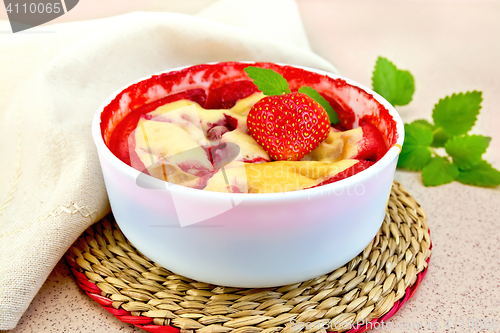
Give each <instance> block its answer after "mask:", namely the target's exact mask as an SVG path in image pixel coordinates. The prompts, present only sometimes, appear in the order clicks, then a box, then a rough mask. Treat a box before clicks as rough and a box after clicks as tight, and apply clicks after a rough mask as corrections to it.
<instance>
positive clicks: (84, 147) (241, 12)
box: [0, 0, 336, 329]
mask: <svg viewBox="0 0 500 333" xmlns="http://www.w3.org/2000/svg"><path fill="white" fill-rule="evenodd" d="M249 3H250V2H249V1H245V0H237V1H235V0H222V1H219V2H216V3H215V4H213V5H212V6H211V7H209V8H206V9H205V10H203V11H202V12H200V13H199V15H197V16H191V15H184V14H178V13H175V14H174V13H164V12H155V13H153V12H148V13H145V12H136V13H130V14H125V15H121V16H116V17H110V18H105V19H99V20H91V21H83V22H71V23H64V24H56V25H48V26H44V27H43V28H35V29H32V30H30V31H31V33H22V34H4V35H2V36H0V73H2V75H1V80H2V81H1V84H0V154H1V155H0V156H1V159H0V329H12V328H14V327H15V326H16V324H17V322H18V321H19V319H20V318H21V316H22V314H23V313H24V311H25V310H26V309H27V308H28V306H29V304H30V302H31V301H32V299H33V297H34V296H35V294H36V293H37V292H38V290H39V288H40V287H41V285H42V284H43V282H44V281H45V279H46V278H47V276H48V275H49V274H50V272H51V270H52V269H53V268H54V266H55V265H56V263H57V262H58V261H59V260H60V259H61V257H62V256H63V254H64V253H65V252H66V251H67V249H68V248H69V247H70V245H71V244H72V243H73V242H74V241H75V240H76V239H77V238H78V236H79V235H80V234H81V233H82V232H83V231H84V230H85V229H86V228H88V227H89V226H90V225H91V224H92V223H94V222H96V221H98V220H99V219H101V218H102V217H103V216H105V215H106V214H107V213H108V212H109V210H110V208H109V203H108V199H107V195H106V190H105V187H104V183H103V180H102V176H101V170H100V167H99V161H98V158H97V154H96V151H95V147H94V143H93V141H92V137H91V130H90V127H91V121H92V117H93V116H94V113H95V112H96V110H97V108H98V107H99V105H100V104H101V102H102V101H103V100H104V99H105V98H106V97H107V96H108V95H110V94H111V93H113V92H114V91H116V90H118V89H120V88H122V87H124V86H125V85H127V84H128V83H129V82H131V81H133V80H137V79H139V78H141V77H145V76H148V75H151V74H153V73H156V72H160V71H164V70H167V69H169V68H174V67H178V66H184V65H190V64H198V63H205V62H214V61H231V60H251V61H270V62H282V63H290V64H296V65H303V66H309V67H314V68H319V69H324V70H327V71H333V72H336V70H335V68H334V67H333V66H332V65H331V64H330V63H328V62H327V61H326V60H324V59H322V58H321V57H319V56H317V55H315V54H314V53H312V52H311V50H310V47H309V45H308V41H307V37H306V34H305V32H304V29H303V27H302V23H301V20H300V16H299V13H298V10H297V6H296V4H295V3H294V2H293V1H292V0H273V1H266V0H258V1H252V2H251V5H249ZM262 8H266V9H265V11H264V10H262ZM75 10H76V9H75ZM270 18H272V19H270ZM0 27H3V28H5V29H6V28H7V27H8V22H0ZM44 31H45V33H44Z"/></svg>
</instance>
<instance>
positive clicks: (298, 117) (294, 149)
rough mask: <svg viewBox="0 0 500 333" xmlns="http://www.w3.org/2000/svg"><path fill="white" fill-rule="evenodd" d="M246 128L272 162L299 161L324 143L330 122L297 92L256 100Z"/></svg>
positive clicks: (313, 102)
mask: <svg viewBox="0 0 500 333" xmlns="http://www.w3.org/2000/svg"><path fill="white" fill-rule="evenodd" d="M247 127H248V132H249V133H250V135H251V136H252V137H253V138H254V139H255V141H257V143H259V144H260V145H261V146H262V148H264V150H265V151H266V152H267V153H268V154H269V156H270V157H271V158H272V159H273V160H281V161H287V160H288V161H298V160H300V159H302V158H303V157H304V155H306V154H307V153H309V152H310V151H312V150H313V149H315V148H316V147H318V145H319V144H320V142H321V141H323V140H325V139H326V137H327V136H328V133H329V131H330V121H329V118H328V114H327V112H326V111H325V109H324V108H323V107H322V106H321V105H320V104H319V103H318V102H316V101H315V100H314V99H313V98H311V97H309V96H307V95H305V94H302V93H298V92H296V93H287V94H282V95H275V96H268V97H264V98H263V99H261V100H259V101H258V102H257V103H255V104H254V105H253V107H252V109H251V110H250V112H249V113H248V117H247Z"/></svg>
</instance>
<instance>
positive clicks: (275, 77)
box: [245, 66, 290, 96]
mask: <svg viewBox="0 0 500 333" xmlns="http://www.w3.org/2000/svg"><path fill="white" fill-rule="evenodd" d="M245 72H246V73H247V74H248V76H249V77H250V78H251V79H253V83H254V84H255V85H256V86H257V88H259V90H260V91H262V92H263V93H264V95H266V96H272V95H281V94H286V93H289V92H290V89H289V88H288V82H287V81H286V79H285V78H284V77H283V76H281V74H279V73H277V72H275V71H273V70H272V69H266V68H260V67H253V66H248V67H246V68H245Z"/></svg>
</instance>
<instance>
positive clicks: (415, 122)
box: [412, 119, 434, 131]
mask: <svg viewBox="0 0 500 333" xmlns="http://www.w3.org/2000/svg"><path fill="white" fill-rule="evenodd" d="M412 124H420V125H424V126H425V127H428V128H430V129H431V131H433V130H434V125H433V124H431V123H430V122H428V121H427V120H425V119H417V120H414V121H412Z"/></svg>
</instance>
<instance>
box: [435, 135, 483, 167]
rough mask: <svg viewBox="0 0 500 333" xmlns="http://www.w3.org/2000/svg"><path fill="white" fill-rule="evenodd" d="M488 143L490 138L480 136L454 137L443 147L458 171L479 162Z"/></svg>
mask: <svg viewBox="0 0 500 333" xmlns="http://www.w3.org/2000/svg"><path fill="white" fill-rule="evenodd" d="M490 141H491V138H490V137H487V136H482V135H463V136H455V137H453V138H451V139H450V140H448V142H446V144H445V146H444V147H445V149H446V152H447V153H448V155H450V156H451V158H453V164H455V165H457V166H458V167H459V168H460V170H468V169H470V168H472V167H473V166H474V165H476V164H478V163H479V162H480V161H481V156H482V155H483V154H484V153H485V152H486V149H487V148H488V145H489V144H490Z"/></svg>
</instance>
